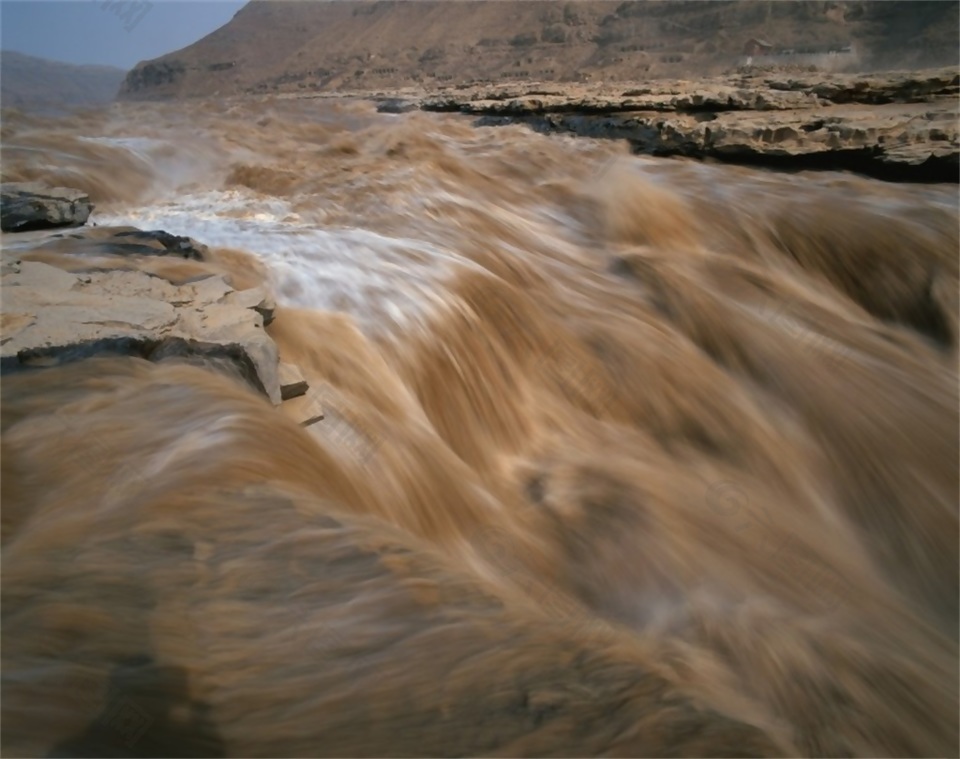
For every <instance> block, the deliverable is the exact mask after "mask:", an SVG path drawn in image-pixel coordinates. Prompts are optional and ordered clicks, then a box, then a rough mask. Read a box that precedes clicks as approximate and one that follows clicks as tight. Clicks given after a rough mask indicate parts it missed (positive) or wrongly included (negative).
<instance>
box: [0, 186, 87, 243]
mask: <svg viewBox="0 0 960 759" xmlns="http://www.w3.org/2000/svg"><path fill="white" fill-rule="evenodd" d="M92 211H93V204H92V203H91V202H90V196H89V195H87V193H85V192H83V191H81V190H71V189H69V188H67V187H46V186H45V185H43V184H41V183H39V182H4V183H3V185H0V229H2V230H3V231H4V232H27V231H30V230H34V229H53V228H56V227H80V226H83V225H84V224H86V223H87V219H88V218H89V217H90V213H91V212H92Z"/></svg>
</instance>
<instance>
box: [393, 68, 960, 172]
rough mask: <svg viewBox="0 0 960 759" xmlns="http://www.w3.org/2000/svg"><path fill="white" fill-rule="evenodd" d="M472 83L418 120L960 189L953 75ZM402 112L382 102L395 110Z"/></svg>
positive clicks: (432, 100)
mask: <svg viewBox="0 0 960 759" xmlns="http://www.w3.org/2000/svg"><path fill="white" fill-rule="evenodd" d="M614 86H615V85H613V84H607V85H604V84H592V85H573V84H571V85H556V84H550V85H547V84H544V83H533V82H531V83H527V84H511V85H509V86H506V87H503V86H474V87H467V88H458V89H456V90H452V91H446V92H443V93H441V94H434V95H427V96H424V97H421V98H420V99H419V100H416V99H415V100H412V101H410V102H411V103H412V104H415V105H416V106H418V107H419V108H421V109H422V110H426V111H453V112H460V113H464V114H471V115H474V116H477V117H479V118H478V121H477V124H478V125H481V126H497V125H503V124H514V123H522V124H527V125H529V126H530V127H531V128H533V129H535V130H538V131H542V132H562V133H568V134H575V135H579V136H585V137H596V138H610V139H625V140H628V141H629V142H630V144H631V146H632V148H633V149H634V151H635V152H638V153H645V154H649V155H656V156H684V157H690V158H712V159H716V160H721V161H727V162H730V163H743V164H756V165H767V166H771V167H776V168H787V169H789V168H795V169H804V168H811V169H838V170H851V171H858V172H861V173H864V174H868V175H872V176H876V177H878V178H881V179H889V180H894V181H935V182H957V181H958V180H960V133H958V127H957V108H958V102H960V101H958V91H960V76H958V75H957V72H956V71H955V70H951V69H942V70H939V69H938V70H931V71H922V72H908V73H903V72H893V73H887V74H869V75H867V74H863V75H853V74H835V75H834V74H804V75H799V76H794V77H789V76H786V75H782V74H780V75H776V74H764V73H762V72H756V73H754V72H749V71H747V72H740V73H737V74H734V75H730V76H727V77H724V78H717V79H703V80H699V81H656V82H645V83H642V84H638V85H635V86H626V87H624V86H623V85H620V86H619V87H617V89H614ZM403 106H404V103H402V102H399V101H396V100H394V101H391V102H390V107H391V108H392V109H393V111H399V110H402V108H403Z"/></svg>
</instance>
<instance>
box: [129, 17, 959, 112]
mask: <svg viewBox="0 0 960 759" xmlns="http://www.w3.org/2000/svg"><path fill="white" fill-rule="evenodd" d="M958 28H960V15H958V4H957V3H951V2H846V3H836V2H826V3H825V2H790V3H777V2H756V1H754V0H740V1H733V2H624V3H621V4H619V5H617V4H614V3H610V2H558V1H550V0H547V1H544V2H536V1H535V2H523V1H520V0H503V1H500V0H475V1H474V0H469V1H467V2H450V1H444V0H434V1H433V2H352V1H349V0H348V1H344V2H311V3H301V2H284V1H282V0H281V1H279V2H251V3H249V4H248V5H246V6H245V7H244V8H243V9H241V10H240V11H239V12H238V13H237V14H236V16H235V17H234V18H233V19H232V20H231V21H230V22H229V23H228V24H226V25H225V26H223V27H221V28H220V29H218V30H216V31H215V32H213V33H212V34H210V35H208V36H207V37H205V38H203V39H202V40H200V41H198V42H196V43H195V44H193V45H191V46H189V47H186V48H184V49H182V50H179V51H176V52H174V53H170V54H168V55H166V56H163V57H161V58H158V59H155V60H151V61H144V62H141V63H140V64H138V65H137V66H136V67H135V68H134V69H133V70H132V71H131V72H130V73H129V74H128V76H127V78H126V81H125V82H124V85H123V88H122V90H121V97H122V98H125V99H133V100H138V99H148V100H149V99H167V98H176V97H190V96H217V95H221V96H226V95H237V94H244V93H268V92H298V91H306V92H310V91H338V90H340V91H342V90H377V89H389V88H397V87H418V88H422V89H437V88H442V87H445V86H451V85H454V84H464V83H483V82H500V81H504V80H516V79H524V80H530V79H534V80H537V79H540V80H545V81H571V82H573V81H587V80H603V81H637V80H642V79H647V78H662V77H685V76H694V75H695V76H704V75H710V74H719V73H721V72H723V71H726V70H729V69H731V68H735V67H736V66H738V65H740V64H741V63H742V62H743V58H744V56H745V54H746V50H745V46H746V45H747V44H748V43H749V42H750V40H751V39H753V38H761V39H764V40H769V43H770V45H771V46H773V48H774V49H775V50H784V49H794V50H802V49H815V50H829V49H831V48H834V49H843V48H846V47H850V48H851V49H853V50H856V51H857V53H856V55H855V56H851V55H843V56H832V57H829V56H828V57H827V58H826V59H825V60H821V58H823V56H815V58H816V60H813V59H811V60H810V61H806V60H804V61H801V60H799V59H800V58H801V57H804V58H805V56H798V55H791V56H789V60H787V57H786V56H778V57H780V58H783V59H784V60H783V63H785V64H787V63H790V64H797V63H800V64H813V65H820V64H824V63H829V64H830V67H835V66H836V65H837V64H838V63H839V64H840V65H841V66H845V67H851V66H852V67H854V68H856V67H862V68H918V67H924V66H935V65H952V64H954V63H956V61H957V50H958V47H960V32H958ZM841 58H842V59H843V60H840V59H841ZM755 60H756V59H755ZM767 62H768V63H770V62H773V60H772V59H769V60H767Z"/></svg>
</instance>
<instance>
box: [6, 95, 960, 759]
mask: <svg viewBox="0 0 960 759" xmlns="http://www.w3.org/2000/svg"><path fill="white" fill-rule="evenodd" d="M3 143H4V155H3V159H4V160H3V174H4V179H5V180H8V179H44V180H46V181H49V182H52V183H54V184H60V185H67V186H73V187H80V188H83V189H87V190H89V191H90V192H91V194H92V195H93V197H94V200H95V201H96V202H97V204H98V207H97V210H96V212H95V214H94V216H93V217H92V219H91V220H92V221H93V222H95V223H97V224H99V225H115V224H132V225H136V226H139V227H143V228H157V229H164V230H166V231H168V232H172V233H175V234H187V235H191V236H193V237H195V238H196V239H198V240H199V241H201V242H203V243H205V244H207V245H209V246H211V248H212V256H211V261H210V262H209V263H207V264H202V265H201V264H190V265H189V266H193V267H198V266H199V267H207V268H215V269H216V270H218V271H223V272H226V273H227V276H228V277H230V278H231V279H232V281H233V282H234V284H235V285H236V286H238V287H246V286H252V285H255V284H257V283H259V282H262V281H266V282H268V283H269V284H270V286H271V287H272V289H273V290H274V292H275V294H276V298H277V301H278V303H279V306H280V307H279V309H278V315H277V318H276V320H275V321H274V322H273V323H272V324H271V325H270V326H269V327H268V328H267V329H268V332H270V333H271V335H272V336H273V337H274V339H275V340H276V341H277V343H278V345H279V346H280V351H281V355H282V357H283V359H284V360H287V361H289V362H292V363H295V364H297V365H299V366H300V368H301V369H302V371H303V372H304V374H305V375H306V376H307V378H308V379H309V381H310V382H311V385H312V387H313V388H314V391H315V392H316V393H317V394H318V396H319V397H321V399H322V402H323V405H324V409H325V412H326V418H325V419H324V421H322V422H320V423H318V424H315V425H313V426H311V427H309V428H306V429H304V428H300V427H298V426H297V425H296V424H295V423H294V422H293V421H292V420H290V419H288V418H286V417H285V415H284V412H283V411H282V410H280V411H278V410H276V409H274V408H272V407H270V406H269V404H267V403H266V401H264V400H263V399H262V398H260V397H258V396H257V395H255V394H254V393H253V392H252V391H250V390H249V389H247V388H245V387H243V386H241V385H239V384H236V383H235V382H234V380H232V379H231V378H229V377H226V376H223V375H220V374H218V373H214V372H210V371H205V370H203V369H200V368H197V367H195V366H183V365H178V364H176V363H166V362H163V363H160V364H149V363H146V362H143V361H140V360H137V359H103V360H95V361H88V362H83V363H79V364H73V365H69V366H66V367H62V368H57V369H46V370H43V371H39V372H37V373H34V374H29V375H19V376H16V377H12V378H5V379H4V381H3V388H2V389H3V407H2V411H3V441H2V446H3V447H2V454H3V458H2V467H3V470H2V474H3V478H2V487H3V492H2V499H3V634H4V646H3V651H2V654H3V668H2V677H3V694H2V695H3V700H2V709H3V744H4V752H5V753H6V754H8V755H11V756H14V755H16V756H20V755H31V756H43V755H56V756H125V755H154V756H174V755H181V756H196V755H230V756H239V755H243V756H314V755H330V756H352V755H369V756H386V755H414V756H430V755H460V756H462V755H507V756H516V755H534V756H536V755H560V754H563V755H574V756H576V755H580V756H585V755H598V754H604V755H619V756H641V755H643V756H667V755H671V756H708V755H747V756H781V755H785V754H792V755H795V754H802V755H825V756H840V755H856V756H881V755H883V756H891V755H892V756H904V755H913V756H950V755H956V753H957V751H958V745H957V744H958V736H957V711H958V698H957V669H958V656H957V640H958V638H957V634H958V631H957V615H958V603H957V601H958V590H960V588H958V511H957V506H958V504H957V497H958V475H957V460H958V453H960V446H958V403H957V401H958V398H957V362H956V356H957V353H956V348H957V308H958V271H957V270H958V263H957V253H958V199H957V193H956V189H955V188H954V187H946V186H925V185H894V184H887V183H882V182H878V181H874V180H866V179H861V178H857V177H854V176H850V175H843V174H834V173H801V174H792V175H788V174H777V173H768V172H762V171H756V170H748V169H738V168H733V167H730V166H714V165H707V164H696V163H687V162H680V161H662V160H653V159H643V158H637V157H633V156H630V155H629V153H628V151H627V149H626V147H625V146H624V145H622V144H617V143H613V142H609V141H603V142H599V141H598V142H594V141H591V140H586V139H575V138H568V137H557V136H552V137H548V136H544V135H538V134H535V133H533V132H531V131H528V130H526V129H525V128H523V127H519V126H513V127H501V128H496V129H493V128H476V127H474V126H473V125H472V123H471V122H470V121H469V120H467V119H465V118H463V117H460V116H454V115H451V116H440V115H426V114H419V113H411V114H405V115H386V114H377V113H376V112H375V111H374V108H373V106H372V105H371V104H369V103H363V102H337V101H324V100H301V101H297V100H272V101H263V102H246V103H245V102H227V103H222V104H218V105H209V104H207V105H201V104H176V105H172V104H171V105H124V106H115V107H113V108H112V109H111V110H109V111H104V112H88V113H85V114H80V115H77V116H72V117H69V118H64V119H62V120H60V121H56V122H53V121H40V120H36V119H30V118H28V117H23V116H16V115H12V116H9V117H8V118H7V119H5V121H4V124H3ZM101 263H102V262H101ZM60 264H61V265H67V264H64V263H63V262H62V261H61V262H60ZM72 265H73V266H78V265H79V266H95V265H98V263H97V262H95V261H91V262H81V263H80V264H77V263H76V262H74V263H73V264H72ZM153 265H154V267H155V269H156V267H157V266H159V274H160V275H166V276H169V277H171V278H174V279H175V278H176V277H178V276H183V275H184V273H183V272H184V270H183V267H184V266H188V265H187V264H186V263H184V262H180V263H177V262H169V263H166V262H162V263H160V264H156V263H154V264H153ZM164 267H167V270H166V271H165V270H164ZM178 267H179V268H178ZM188 268H189V267H188Z"/></svg>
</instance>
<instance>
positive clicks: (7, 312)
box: [0, 227, 315, 415]
mask: <svg viewBox="0 0 960 759" xmlns="http://www.w3.org/2000/svg"><path fill="white" fill-rule="evenodd" d="M2 244H3V252H2V256H0V261H2V266H0V292H2V304H0V372H2V373H8V372H15V371H28V370H30V369H35V368H37V367H42V366H49V365H53V364H59V363H64V362H68V361H75V360H79V359H84V358H88V357H92V356H98V355H128V356H138V357H141V358H146V359H148V360H154V361H157V360H161V359H167V358H171V357H174V356H176V357H181V358H184V359H186V360H191V359H198V360H203V362H204V363H210V361H211V359H215V360H216V361H222V362H224V363H225V365H226V366H229V367H231V371H232V372H234V373H238V374H239V375H240V376H242V377H243V378H244V379H245V380H247V381H248V382H249V383H250V384H251V385H252V386H253V387H255V388H256V389H257V390H259V391H260V392H262V393H264V394H265V395H266V396H267V397H268V398H269V399H270V401H271V402H272V403H274V404H275V405H278V404H280V403H281V402H282V401H283V400H284V399H285V398H294V397H295V396H298V395H303V393H305V392H306V390H307V386H306V381H305V380H304V379H303V377H302V376H301V375H300V374H299V370H297V369H296V368H295V367H290V366H285V367H283V368H282V367H281V366H280V362H279V356H278V352H277V346H276V344H275V343H274V342H273V340H272V339H271V338H270V336H269V335H267V333H266V331H265V330H264V326H265V324H266V323H269V321H270V320H271V319H272V318H273V311H274V308H275V306H274V304H273V301H272V299H271V297H270V294H269V293H268V292H267V291H266V290H265V289H263V288H252V289H247V290H235V289H234V288H233V287H231V286H230V285H229V284H228V283H227V282H226V281H225V280H224V279H223V277H221V276H219V275H216V274H211V273H206V272H203V273H201V274H199V275H195V276H194V278H192V279H191V280H190V281H187V282H179V281H178V283H177V284H175V283H174V282H171V281H169V280H168V279H165V278H164V277H161V276H156V275H155V274H152V273H150V272H149V271H143V270H140V269H139V268H137V267H138V266H141V265H143V266H145V265H146V263H148V262H149V258H147V257H149V256H156V255H176V256H183V257H185V258H192V259H195V260H201V261H202V260H203V256H204V254H205V252H206V248H205V247H204V246H202V245H200V244H199V243H197V242H196V241H194V240H191V239H190V238H186V237H177V236H175V235H169V234H167V233H165V232H145V231H143V230H136V229H133V228H128V227H121V228H104V227H98V228H91V229H84V230H82V231H79V232H77V233H71V234H68V235H64V234H51V233H49V232H47V233H26V234H17V235H15V236H14V235H9V236H8V235H5V236H4V238H3V240H2ZM31 259H32V260H31ZM39 259H45V260H47V261H52V262H55V263H58V266H54V265H51V264H50V263H45V262H44V261H43V260H39ZM64 262H65V263H64ZM61 263H63V264H64V266H63V268H60V266H59V264H61ZM117 266H122V267H123V268H115V267H117ZM67 269H69V270H67ZM216 361H214V363H216ZM311 414H312V412H311ZM314 415H315V414H314Z"/></svg>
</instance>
